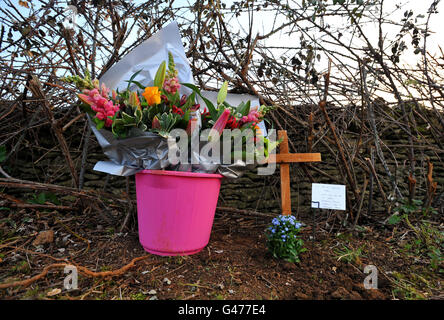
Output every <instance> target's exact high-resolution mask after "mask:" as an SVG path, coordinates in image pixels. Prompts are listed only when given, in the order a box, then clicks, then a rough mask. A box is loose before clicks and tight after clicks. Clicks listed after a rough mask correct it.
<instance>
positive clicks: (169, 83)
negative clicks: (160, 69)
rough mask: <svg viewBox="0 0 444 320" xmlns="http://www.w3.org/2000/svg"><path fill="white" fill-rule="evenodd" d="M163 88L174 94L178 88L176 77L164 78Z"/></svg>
mask: <svg viewBox="0 0 444 320" xmlns="http://www.w3.org/2000/svg"><path fill="white" fill-rule="evenodd" d="M163 88H164V89H165V91H166V92H169V93H171V94H175V93H176V91H177V90H179V88H180V83H179V79H177V77H173V78H166V79H165V81H164V83H163Z"/></svg>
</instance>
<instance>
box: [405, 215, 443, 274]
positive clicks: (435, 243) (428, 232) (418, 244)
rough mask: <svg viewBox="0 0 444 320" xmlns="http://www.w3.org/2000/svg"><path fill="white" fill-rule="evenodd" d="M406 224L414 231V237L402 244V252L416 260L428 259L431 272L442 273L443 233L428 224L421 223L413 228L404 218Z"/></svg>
mask: <svg viewBox="0 0 444 320" xmlns="http://www.w3.org/2000/svg"><path fill="white" fill-rule="evenodd" d="M406 223H407V224H408V225H409V226H410V228H412V230H413V231H414V234H415V237H414V238H412V239H411V240H409V241H408V242H407V243H405V244H404V247H403V250H404V252H405V253H406V254H407V255H409V256H413V257H416V258H421V259H429V260H430V264H429V267H430V269H431V270H432V271H438V272H439V273H444V269H443V254H442V250H443V249H444V232H442V231H439V230H438V229H437V228H435V227H433V226H432V225H431V224H430V223H429V222H426V221H423V222H422V223H421V224H420V225H419V226H417V227H414V226H413V225H411V223H410V222H409V220H408V218H406Z"/></svg>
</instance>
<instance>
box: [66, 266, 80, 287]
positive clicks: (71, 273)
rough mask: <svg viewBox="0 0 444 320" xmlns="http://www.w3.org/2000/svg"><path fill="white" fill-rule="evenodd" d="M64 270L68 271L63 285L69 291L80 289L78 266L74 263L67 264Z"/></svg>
mask: <svg viewBox="0 0 444 320" xmlns="http://www.w3.org/2000/svg"><path fill="white" fill-rule="evenodd" d="M63 272H64V273H68V275H67V276H66V277H65V280H63V287H64V288H65V289H66V290H68V291H69V290H76V289H78V279H79V274H78V272H77V268H76V267H75V266H72V265H67V266H65V269H64V270H63Z"/></svg>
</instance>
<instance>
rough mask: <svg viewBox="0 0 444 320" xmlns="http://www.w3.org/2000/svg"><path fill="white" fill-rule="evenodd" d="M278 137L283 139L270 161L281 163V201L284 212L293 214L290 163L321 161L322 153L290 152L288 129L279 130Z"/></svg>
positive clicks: (284, 213)
mask: <svg viewBox="0 0 444 320" xmlns="http://www.w3.org/2000/svg"><path fill="white" fill-rule="evenodd" d="M278 138H279V139H282V142H281V143H280V144H279V153H277V154H272V155H270V158H269V160H268V162H269V163H279V164H280V165H281V201H282V214H283V215H290V214H291V194H290V163H292V162H319V161H321V154H320V153H289V152H288V137H287V131H286V130H279V131H278Z"/></svg>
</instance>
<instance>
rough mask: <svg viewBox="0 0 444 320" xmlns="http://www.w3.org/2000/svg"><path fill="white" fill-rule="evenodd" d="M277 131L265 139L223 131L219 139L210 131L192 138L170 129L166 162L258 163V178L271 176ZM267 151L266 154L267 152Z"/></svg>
mask: <svg viewBox="0 0 444 320" xmlns="http://www.w3.org/2000/svg"><path fill="white" fill-rule="evenodd" d="M275 148H276V130H274V129H271V130H269V133H268V136H267V137H266V138H264V137H263V136H260V135H256V134H255V132H254V131H253V130H251V129H245V130H242V131H241V130H239V129H234V130H230V129H225V130H223V133H222V136H219V134H214V132H212V129H205V130H202V131H199V130H194V131H192V134H191V136H189V134H188V133H187V131H186V130H183V129H173V130H171V132H170V133H169V136H168V161H169V162H170V163H171V164H173V165H176V164H179V163H180V164H203V165H215V164H219V165H230V164H234V165H236V164H238V165H239V166H245V165H252V164H258V165H261V166H260V167H258V168H257V169H258V171H257V174H258V175H272V174H273V173H274V172H275V170H276V162H274V161H271V162H268V161H267V160H268V157H269V155H270V154H274V153H275ZM268 152H269V153H268Z"/></svg>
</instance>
